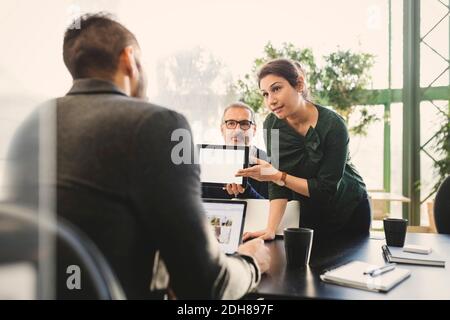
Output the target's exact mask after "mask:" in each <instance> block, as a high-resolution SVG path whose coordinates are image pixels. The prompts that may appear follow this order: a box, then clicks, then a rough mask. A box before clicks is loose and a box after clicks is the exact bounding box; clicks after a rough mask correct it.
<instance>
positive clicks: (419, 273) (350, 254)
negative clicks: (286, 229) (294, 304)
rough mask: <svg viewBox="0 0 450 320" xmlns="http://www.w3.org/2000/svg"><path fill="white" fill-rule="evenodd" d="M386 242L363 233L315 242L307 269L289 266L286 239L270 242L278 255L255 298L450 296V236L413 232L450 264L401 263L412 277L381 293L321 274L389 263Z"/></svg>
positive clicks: (414, 240)
mask: <svg viewBox="0 0 450 320" xmlns="http://www.w3.org/2000/svg"><path fill="white" fill-rule="evenodd" d="M385 243H386V242H385V240H375V239H370V238H369V237H361V238H359V239H353V240H343V239H333V238H329V239H320V240H317V241H314V243H313V249H312V253H311V259H310V265H309V266H308V267H306V268H304V269H294V270H292V269H290V268H287V267H286V257H285V252H284V242H283V240H282V239H277V240H274V241H271V242H267V244H266V245H267V246H268V247H269V248H270V251H271V255H272V262H271V267H270V269H269V271H268V272H267V273H266V274H265V275H264V276H263V278H262V280H261V283H260V285H259V286H258V288H257V292H256V293H255V294H254V295H253V297H266V298H278V299H447V300H448V299H450V266H449V263H450V235H442V234H419V233H415V234H412V233H411V234H407V237H406V241H405V243H408V244H421V245H427V246H430V247H432V248H433V250H434V251H436V252H439V254H440V255H441V256H442V257H443V258H444V259H445V260H446V266H445V268H442V267H431V266H415V265H401V267H402V268H406V269H409V270H411V276H410V277H409V278H408V279H406V280H405V281H404V282H402V283H400V284H399V285H398V286H396V287H394V288H393V289H392V290H391V291H390V292H388V293H375V292H370V291H364V290H359V289H354V288H346V287H342V286H338V285H333V284H328V283H324V282H322V281H321V280H320V278H319V276H320V275H321V274H322V273H323V272H325V271H326V270H327V269H330V268H333V267H336V266H339V265H342V264H344V263H346V262H349V261H352V260H360V261H365V262H369V263H373V264H379V265H383V264H384V263H385V261H384V259H383V256H382V251H381V246H382V245H383V244H385Z"/></svg>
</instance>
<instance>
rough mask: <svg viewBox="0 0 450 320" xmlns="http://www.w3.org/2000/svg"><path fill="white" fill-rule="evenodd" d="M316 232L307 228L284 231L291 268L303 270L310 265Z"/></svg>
mask: <svg viewBox="0 0 450 320" xmlns="http://www.w3.org/2000/svg"><path fill="white" fill-rule="evenodd" d="M313 234H314V231H313V230H312V229H307V228H286V229H284V249H285V251H286V261H287V266H288V267H289V268H302V267H305V266H306V265H307V264H308V263H309V256H310V255H311V247H312V240H313Z"/></svg>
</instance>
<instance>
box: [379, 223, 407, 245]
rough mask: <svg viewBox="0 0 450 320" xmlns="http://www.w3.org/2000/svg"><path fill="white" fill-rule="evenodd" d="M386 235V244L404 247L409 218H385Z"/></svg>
mask: <svg viewBox="0 0 450 320" xmlns="http://www.w3.org/2000/svg"><path fill="white" fill-rule="evenodd" d="M383 225H384V235H385V236H386V244H387V245H388V246H393V247H403V245H404V244H405V237H406V227H407V226H408V220H407V219H394V218H385V219H383Z"/></svg>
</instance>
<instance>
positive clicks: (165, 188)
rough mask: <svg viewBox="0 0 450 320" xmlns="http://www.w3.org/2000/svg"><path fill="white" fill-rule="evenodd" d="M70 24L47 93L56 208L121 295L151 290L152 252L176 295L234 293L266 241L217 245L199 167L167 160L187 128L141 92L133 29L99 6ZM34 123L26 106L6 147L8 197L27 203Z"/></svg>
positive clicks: (256, 268)
mask: <svg viewBox="0 0 450 320" xmlns="http://www.w3.org/2000/svg"><path fill="white" fill-rule="evenodd" d="M74 25H75V24H74ZM78 25H79V26H80V28H78V29H77V28H75V29H71V28H68V29H67V30H66V32H65V36H64V45H63V57H64V63H65V65H66V66H67V68H68V70H69V72H70V73H71V75H72V77H73V86H72V88H71V89H70V91H69V92H68V94H67V95H66V96H64V97H61V98H58V99H56V101H55V102H56V119H57V120H56V121H57V129H56V130H57V131H56V135H57V151H56V153H57V179H56V184H57V185H56V192H57V213H58V216H60V217H63V218H65V219H67V220H69V221H70V222H71V223H72V224H74V225H75V226H77V227H78V228H79V229H81V230H82V231H84V233H86V234H87V235H88V236H89V237H90V238H91V239H92V240H93V241H94V243H95V244H96V245H97V246H98V248H99V249H100V251H101V252H102V253H103V254H104V255H105V257H106V259H107V261H108V262H109V263H110V264H111V266H112V268H113V270H114V271H115V273H116V275H117V276H118V278H119V281H120V282H121V284H122V286H123V287H124V290H125V293H126V295H127V297H128V298H131V299H145V298H156V297H159V296H158V295H156V294H155V293H154V292H151V291H150V289H149V287H150V283H152V280H155V279H154V278H155V277H154V273H153V272H152V270H154V269H157V268H156V266H157V265H156V262H155V256H158V255H159V256H160V257H161V258H162V259H163V261H164V265H165V267H166V269H167V272H168V274H169V277H170V289H171V291H172V292H173V293H174V294H175V295H176V296H177V297H178V298H200V299H203V298H206V299H218V298H219V299H220V298H227V299H236V298H240V297H242V296H243V295H245V294H246V293H248V292H250V291H251V290H253V289H254V288H255V287H256V285H257V284H258V282H259V279H260V277H261V273H262V272H265V271H266V270H267V269H268V266H269V263H270V256H269V253H268V249H267V248H266V247H265V246H264V243H263V241H262V240H257V241H251V242H247V243H245V244H243V245H241V246H240V247H239V250H238V252H239V254H236V255H233V256H225V255H224V254H223V253H221V252H220V250H219V246H218V244H217V241H216V239H215V238H214V235H213V234H212V232H211V230H210V228H209V226H208V225H207V222H206V217H205V215H204V212H203V205H202V201H201V196H200V190H201V186H200V179H199V167H198V165H195V164H184V163H182V164H180V165H176V164H174V162H173V161H172V159H171V151H172V149H173V147H174V146H175V145H176V144H177V143H178V141H171V135H172V133H173V131H174V130H176V129H185V130H187V131H188V132H189V133H190V127H189V125H188V123H187V121H186V120H185V118H184V117H183V116H182V115H180V114H178V113H176V112H174V111H171V110H169V109H166V108H163V107H160V106H156V105H153V104H150V103H147V102H146V101H144V99H141V98H143V97H144V95H145V91H146V84H145V75H144V72H143V70H142V66H141V51H140V48H139V45H138V42H137V40H136V38H135V36H134V35H133V34H132V33H131V32H130V31H129V30H128V29H126V28H125V27H124V26H122V25H121V24H120V23H118V22H116V21H114V20H113V19H112V18H110V17H109V16H108V15H105V14H93V15H92V14H89V15H84V16H82V17H81V18H80V21H79V23H78ZM38 127H39V112H35V113H33V114H32V115H31V116H30V117H29V118H28V119H27V121H26V122H25V123H24V124H23V125H22V126H21V128H20V129H19V130H18V132H17V133H16V135H15V137H14V139H13V142H12V144H11V145H12V147H11V150H10V153H9V161H10V162H9V163H10V164H11V165H13V166H14V170H11V172H14V174H13V175H12V176H11V177H10V179H11V185H13V186H14V188H15V189H14V190H15V194H13V197H12V198H11V200H16V202H19V203H23V204H30V202H29V201H28V199H27V195H26V194H24V192H23V190H26V186H25V185H26V184H27V183H28V182H24V181H25V180H26V179H23V177H24V176H25V175H27V172H28V170H29V168H30V167H33V165H30V164H29V163H27V161H30V160H29V159H30V157H29V155H30V153H33V154H34V155H36V154H38V153H39V149H38V147H37V142H36V141H35V140H36V137H35V136H34V135H33V134H29V133H30V132H31V131H33V130H37V129H36V128H38ZM35 132H38V131H35ZM190 144H191V146H192V141H190ZM31 145H33V147H30V146H31ZM191 149H192V150H194V149H193V148H191ZM31 150H32V151H31ZM34 165H35V166H36V164H34ZM36 171H37V169H36ZM158 266H159V264H158ZM62 281H63V282H64V283H65V281H66V279H61V280H59V283H61V282H62Z"/></svg>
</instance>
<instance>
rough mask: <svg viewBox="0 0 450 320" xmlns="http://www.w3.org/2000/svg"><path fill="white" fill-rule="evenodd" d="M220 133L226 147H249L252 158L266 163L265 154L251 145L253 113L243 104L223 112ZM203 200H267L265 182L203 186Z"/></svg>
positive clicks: (253, 129)
mask: <svg viewBox="0 0 450 320" xmlns="http://www.w3.org/2000/svg"><path fill="white" fill-rule="evenodd" d="M220 131H221V133H222V137H223V139H224V142H225V144H226V145H230V146H235V145H237V146H249V147H250V160H251V159H252V157H255V158H258V159H263V160H266V161H268V159H267V154H266V153H265V152H264V151H263V150H260V149H258V148H257V147H255V146H254V145H253V140H254V138H255V135H256V122H255V112H254V111H253V109H252V108H250V107H249V106H248V105H247V104H245V103H243V102H234V103H232V104H230V105H229V106H227V107H226V108H225V110H224V111H223V115H222V121H221V125H220ZM202 197H203V198H218V199H230V198H232V197H237V198H242V199H268V198H269V191H268V184H267V182H265V181H263V182H261V181H257V180H254V179H251V178H250V179H248V182H247V186H246V188H243V187H242V185H239V184H236V183H229V184H227V185H226V186H225V187H224V188H220V187H219V188H218V187H210V186H203V187H202Z"/></svg>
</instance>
